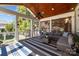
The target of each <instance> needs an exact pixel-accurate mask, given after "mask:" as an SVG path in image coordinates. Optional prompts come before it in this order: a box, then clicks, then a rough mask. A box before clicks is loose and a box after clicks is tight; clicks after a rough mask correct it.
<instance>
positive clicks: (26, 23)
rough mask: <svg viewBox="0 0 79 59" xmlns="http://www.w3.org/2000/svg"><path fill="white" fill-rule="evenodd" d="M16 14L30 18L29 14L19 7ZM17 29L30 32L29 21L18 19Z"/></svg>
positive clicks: (22, 7)
mask: <svg viewBox="0 0 79 59" xmlns="http://www.w3.org/2000/svg"><path fill="white" fill-rule="evenodd" d="M18 12H19V13H22V14H25V15H27V16H30V13H29V12H28V11H27V9H26V7H24V6H22V5H20V6H18ZM18 24H19V25H18V27H19V31H20V32H21V31H23V32H24V31H28V30H30V20H29V19H24V18H22V17H19V18H18Z"/></svg>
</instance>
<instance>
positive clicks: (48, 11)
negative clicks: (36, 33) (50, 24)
mask: <svg viewBox="0 0 79 59" xmlns="http://www.w3.org/2000/svg"><path fill="white" fill-rule="evenodd" d="M24 5H25V7H28V8H29V9H30V10H31V11H32V12H33V13H34V14H35V15H36V17H37V18H38V19H41V18H45V17H50V16H53V15H57V14H61V13H66V12H69V11H73V10H74V9H75V7H76V5H77V4H75V3H28V4H24Z"/></svg>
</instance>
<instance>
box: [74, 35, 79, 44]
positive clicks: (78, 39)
mask: <svg viewBox="0 0 79 59" xmlns="http://www.w3.org/2000/svg"><path fill="white" fill-rule="evenodd" d="M74 42H78V43H79V36H78V35H76V34H75V35H74Z"/></svg>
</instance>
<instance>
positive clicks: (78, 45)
mask: <svg viewBox="0 0 79 59" xmlns="http://www.w3.org/2000/svg"><path fill="white" fill-rule="evenodd" d="M74 43H75V47H76V52H77V53H79V36H78V35H76V34H75V35H74Z"/></svg>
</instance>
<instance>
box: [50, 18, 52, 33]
mask: <svg viewBox="0 0 79 59" xmlns="http://www.w3.org/2000/svg"><path fill="white" fill-rule="evenodd" d="M51 31H52V20H51V19H50V32H51Z"/></svg>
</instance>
